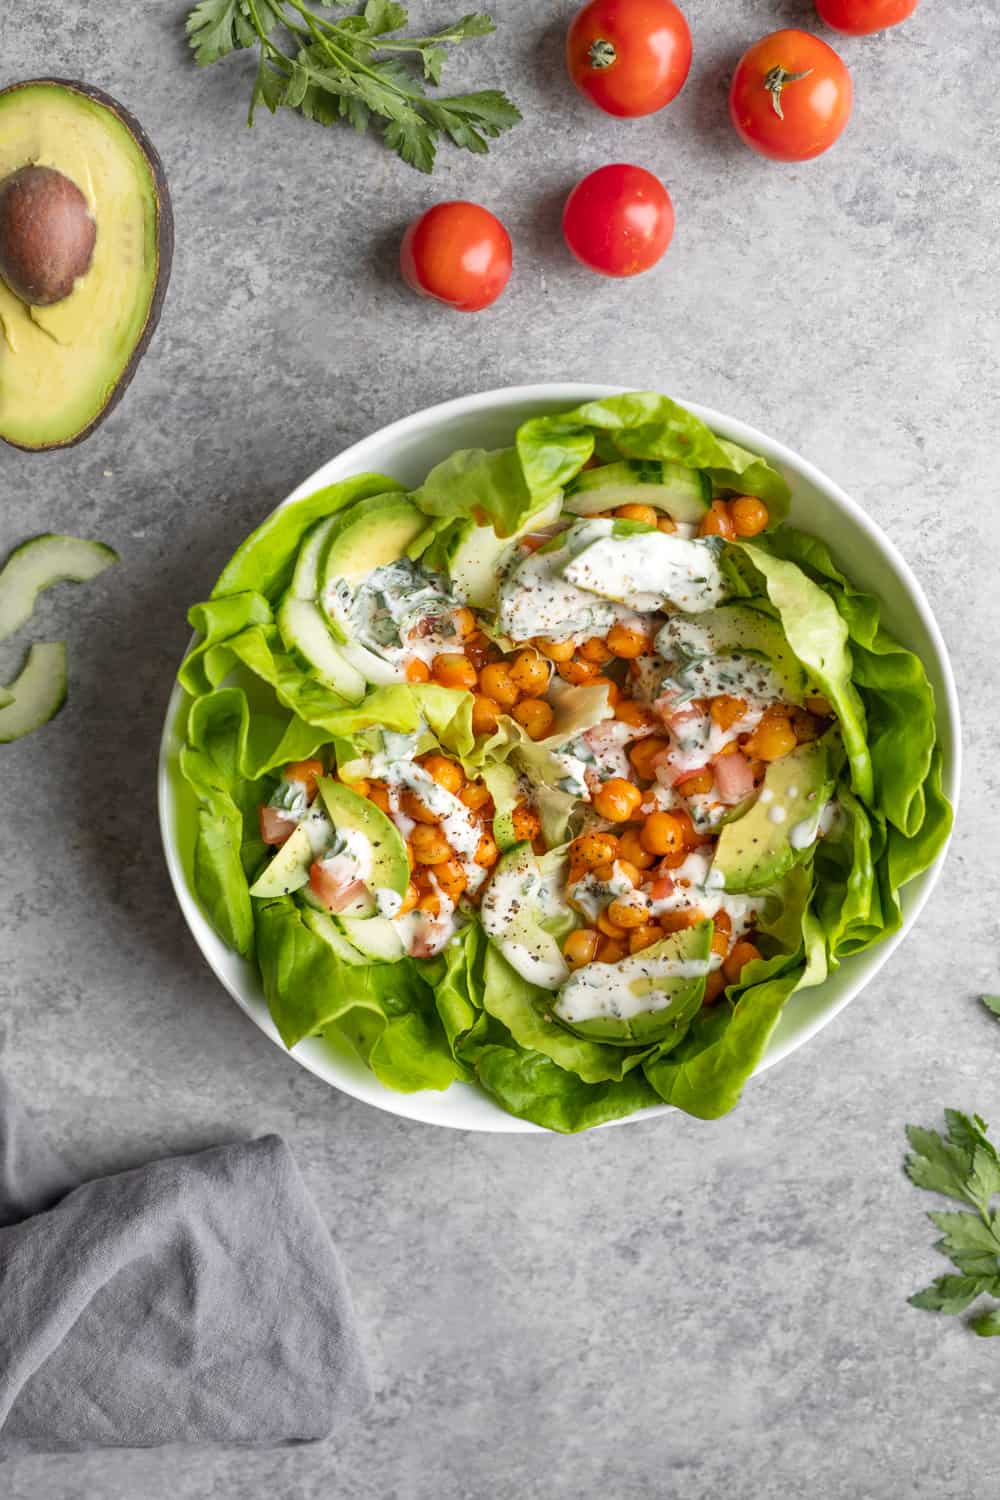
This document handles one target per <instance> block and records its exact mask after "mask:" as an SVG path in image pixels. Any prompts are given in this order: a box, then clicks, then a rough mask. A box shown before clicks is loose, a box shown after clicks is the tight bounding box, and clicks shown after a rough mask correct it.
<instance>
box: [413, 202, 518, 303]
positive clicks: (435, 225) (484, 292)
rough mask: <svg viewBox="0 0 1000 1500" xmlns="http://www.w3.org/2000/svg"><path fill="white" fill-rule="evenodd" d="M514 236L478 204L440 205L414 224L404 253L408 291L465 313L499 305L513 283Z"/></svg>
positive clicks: (430, 209) (437, 204) (494, 216)
mask: <svg viewBox="0 0 1000 1500" xmlns="http://www.w3.org/2000/svg"><path fill="white" fill-rule="evenodd" d="M511 262H512V250H511V243H510V235H509V234H508V233H507V231H506V229H505V228H504V227H503V225H502V224H501V223H500V220H499V219H498V218H497V217H496V215H495V214H491V213H490V211H489V209H487V208H480V206H479V204H478V203H464V202H461V201H458V202H454V203H436V204H435V205H434V207H433V208H429V209H428V210H427V212H426V213H425V214H421V216H420V218H419V219H414V221H413V223H412V224H411V225H410V226H409V228H408V229H407V231H406V233H405V234H404V235H403V243H402V245H401V246H400V251H399V269H400V270H401V272H402V273H403V280H404V281H405V282H406V284H407V286H410V287H412V288H413V290H414V291H415V292H419V293H420V295H421V296H422V297H434V298H436V300H437V301H438V302H445V303H447V304H448V306H449V307H455V308H457V309H458V311H459V312H478V311H479V310H480V308H483V307H489V305H490V303H491V302H495V301H496V300H497V298H498V297H499V295H500V293H501V292H502V291H503V289H504V287H505V286H506V285H507V282H508V281H509V280H510V269H511Z"/></svg>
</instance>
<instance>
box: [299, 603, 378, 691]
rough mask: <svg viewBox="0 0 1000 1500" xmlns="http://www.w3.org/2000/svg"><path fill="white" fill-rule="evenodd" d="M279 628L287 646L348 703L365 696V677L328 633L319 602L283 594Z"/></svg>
mask: <svg viewBox="0 0 1000 1500" xmlns="http://www.w3.org/2000/svg"><path fill="white" fill-rule="evenodd" d="M278 630H279V631H280V632H281V638H282V640H283V641H284V643H285V645H286V647H287V648H288V650H289V651H290V652H292V654H293V655H295V656H298V657H301V659H302V660H303V661H304V662H305V664H306V666H307V667H308V668H309V670H310V671H311V672H313V673H314V674H315V675H316V676H317V677H318V678H319V680H320V682H323V683H325V684H326V685H327V687H331V688H333V691H334V692H335V693H339V694H340V695H341V697H343V698H346V699H347V700H348V702H350V703H360V702H361V699H362V698H363V697H364V696H365V679H364V678H363V677H362V675H361V673H360V672H359V671H358V670H357V668H356V667H352V666H351V664H350V662H349V661H348V660H347V658H346V657H345V656H344V654H343V652H342V651H341V649H340V647H339V646H338V645H337V643H336V641H335V640H334V639H333V636H332V635H331V634H330V632H329V630H328V628H327V624H326V621H325V620H324V618H323V616H322V615H321V614H320V611H319V606H318V605H316V604H314V603H313V601H312V600H311V599H296V598H295V596H294V594H286V595H285V597H284V599H283V600H282V601H281V606H280V608H279V610H278Z"/></svg>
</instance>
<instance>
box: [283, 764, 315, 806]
mask: <svg viewBox="0 0 1000 1500" xmlns="http://www.w3.org/2000/svg"><path fill="white" fill-rule="evenodd" d="M322 775H324V767H323V762H322V761H321V760H293V761H292V763H291V765H288V766H286V767H285V780H286V781H301V783H302V785H303V786H304V787H305V789H306V796H307V797H308V798H309V801H310V802H311V801H312V799H313V798H314V797H315V795H316V782H317V780H318V778H319V777H320V776H322Z"/></svg>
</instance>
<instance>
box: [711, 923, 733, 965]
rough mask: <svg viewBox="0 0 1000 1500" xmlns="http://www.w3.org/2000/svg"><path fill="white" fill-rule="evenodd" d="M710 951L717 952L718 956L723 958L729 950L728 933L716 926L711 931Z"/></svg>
mask: <svg viewBox="0 0 1000 1500" xmlns="http://www.w3.org/2000/svg"><path fill="white" fill-rule="evenodd" d="M712 952H713V953H717V954H718V955H719V957H720V958H725V956H726V954H727V953H728V952H729V933H728V932H720V931H719V929H718V928H716V929H715V931H714V932H713V933H712Z"/></svg>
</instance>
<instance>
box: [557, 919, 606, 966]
mask: <svg viewBox="0 0 1000 1500" xmlns="http://www.w3.org/2000/svg"><path fill="white" fill-rule="evenodd" d="M600 941H601V934H600V933H599V932H595V931H594V929H593V928H592V927H578V928H577V929H576V931H575V932H571V933H570V935H569V937H568V938H567V939H566V941H565V942H564V943H563V950H562V951H563V958H565V960H566V962H567V963H568V964H569V966H570V968H571V969H582V968H583V966H584V964H590V963H593V961H594V959H595V958H596V957H597V945H598V943H599V942H600Z"/></svg>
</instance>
